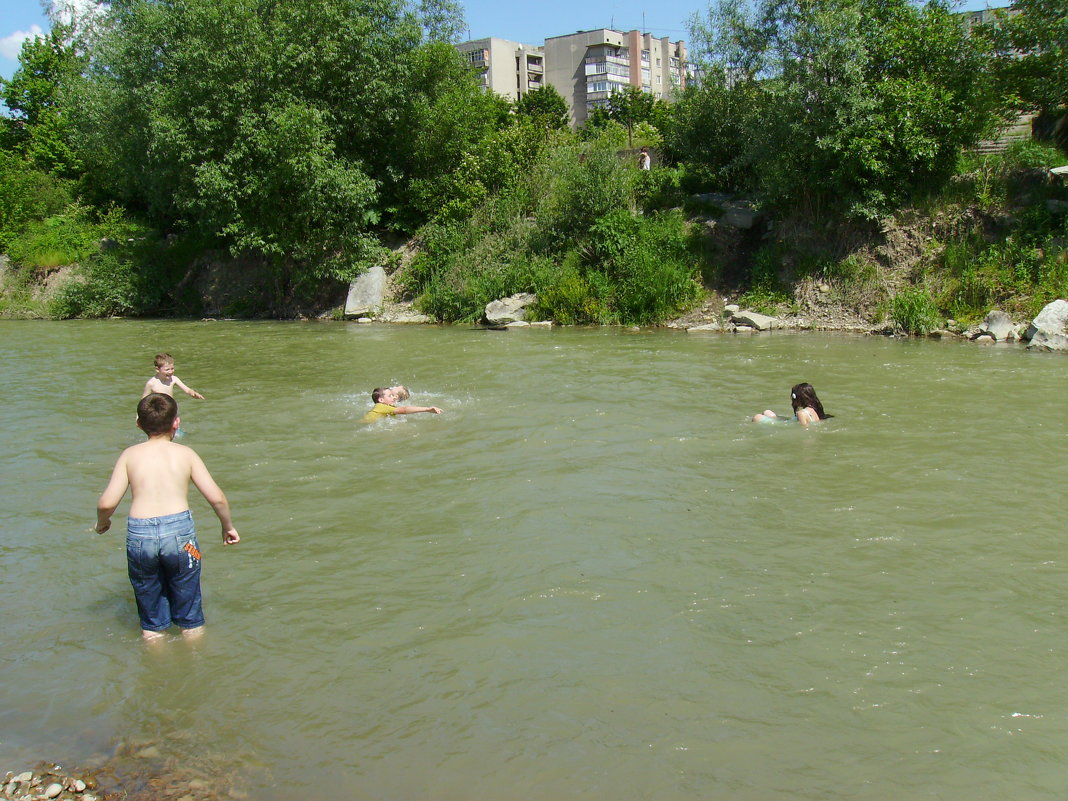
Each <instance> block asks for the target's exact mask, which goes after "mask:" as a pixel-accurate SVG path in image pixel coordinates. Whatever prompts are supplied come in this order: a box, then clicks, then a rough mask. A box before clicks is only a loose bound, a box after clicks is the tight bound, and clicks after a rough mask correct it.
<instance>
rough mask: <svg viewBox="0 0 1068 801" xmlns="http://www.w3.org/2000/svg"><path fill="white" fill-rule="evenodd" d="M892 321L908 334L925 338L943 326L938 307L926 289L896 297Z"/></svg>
mask: <svg viewBox="0 0 1068 801" xmlns="http://www.w3.org/2000/svg"><path fill="white" fill-rule="evenodd" d="M890 316H891V319H893V321H894V324H895V325H897V326H898V327H899V328H900V329H901V330H903V331H905V332H906V333H908V334H913V335H916V336H925V335H927V334H929V333H930V332H931V331H934V330H935V329H936V328H939V327H940V326H941V325H942V318H941V317H940V316H939V314H938V307H937V306H936V305H935V302H934V300H933V299H932V298H931V295H930V294H929V293H928V292H927V290H926V289H924V288H922V287H913V288H910V289H905V290H903V291H901V292H899V293H898V294H897V295H895V296H894V298H893V300H892V302H891V311H890Z"/></svg>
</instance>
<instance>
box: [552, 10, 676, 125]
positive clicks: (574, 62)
mask: <svg viewBox="0 0 1068 801" xmlns="http://www.w3.org/2000/svg"><path fill="white" fill-rule="evenodd" d="M544 51H545V81H546V83H548V84H550V85H551V86H553V87H555V88H556V90H557V91H558V92H560V94H561V95H563V96H564V100H566V101H567V106H568V111H569V113H570V115H571V122H572V125H573V126H574V127H576V128H577V127H580V126H581V125H582V124H583V123H584V122H585V121H586V118H587V117H589V115H590V112H592V111H593V110H594V109H595V108H597V107H598V106H604V105H606V104H607V103H608V96H609V95H610V94H611V93H612V92H615V91H618V90H620V89H622V88H624V87H626V86H633V87H635V88H637V89H641V90H642V91H644V92H649V93H650V94H652V95H653V96H654V97H656V98H658V99H664V100H671V99H672V98H673V97H674V96H675V93H676V92H677V91H678V90H679V89H681V88H682V87H684V86H686V82H687V79H688V72H687V63H686V45H685V44H684V43H683V42H681V41H679V42H672V41H670V39H668V37H666V36H665V37H663V38H662V39H658V38H656V37H654V36H653V35H652V34H648V33H641V32H640V31H628V32H626V33H624V32H622V31H614V30H611V29H609V28H599V29H597V30H592V31H578V32H576V33H571V34H567V35H565V36H553V37H550V38H548V39H546V40H545V49H544Z"/></svg>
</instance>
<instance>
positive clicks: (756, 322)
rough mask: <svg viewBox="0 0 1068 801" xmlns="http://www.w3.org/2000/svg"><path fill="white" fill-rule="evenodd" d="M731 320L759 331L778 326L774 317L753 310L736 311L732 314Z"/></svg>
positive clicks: (738, 324) (737, 324)
mask: <svg viewBox="0 0 1068 801" xmlns="http://www.w3.org/2000/svg"><path fill="white" fill-rule="evenodd" d="M731 322H732V323H734V324H735V325H736V326H748V327H749V328H754V329H756V330H757V331H768V330H770V329H771V328H774V327H776V326H775V323H776V320H775V318H774V317H768V315H766V314H758V313H757V312H753V311H736V312H734V313H733V314H732V315H731Z"/></svg>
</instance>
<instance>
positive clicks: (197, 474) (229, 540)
mask: <svg viewBox="0 0 1068 801" xmlns="http://www.w3.org/2000/svg"><path fill="white" fill-rule="evenodd" d="M189 453H190V454H191V459H192V463H191V465H190V468H191V469H190V473H189V476H190V478H191V479H192V480H193V484H194V486H196V488H197V489H198V490H200V494H201V495H203V496H204V500H206V501H207V502H208V503H210V504H211V508H212V509H214V510H215V514H216V515H217V516H218V517H219V522H220V523H222V540H223V545H234V544H235V543H238V542H240V541H241V535H240V534H238V533H237V529H235V528H234V523H233V521H232V520H231V519H230V502H229V501H227V500H226V496H225V495H224V494H223V491H222V490H221V489H219V485H218V484H216V483H215V479H213V478H212V477H211V473H209V472H208V468H207V467H206V466H205V465H204V460H203V459H201V458H200V457H199V456H198V455H197V453H196V451H193V450H190V451H189Z"/></svg>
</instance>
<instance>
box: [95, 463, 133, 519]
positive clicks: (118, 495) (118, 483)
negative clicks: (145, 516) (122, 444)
mask: <svg viewBox="0 0 1068 801" xmlns="http://www.w3.org/2000/svg"><path fill="white" fill-rule="evenodd" d="M129 486H130V476H129V475H128V474H127V472H126V451H123V452H122V455H121V456H119V459H118V461H117V462H115V469H114V470H113V471H112V472H111V480H110V481H109V482H108V485H107V487H106V488H105V489H104V493H103V494H102V495H101V496H100V500H99V501H97V502H96V533H97V534H103V533H104V532H105V531H107V530H108V529H109V528H111V516H112V515H113V514H115V509H117V508H118V506H119V501H121V500H122V496H123V495H125V494H126V490H127V488H129Z"/></svg>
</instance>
